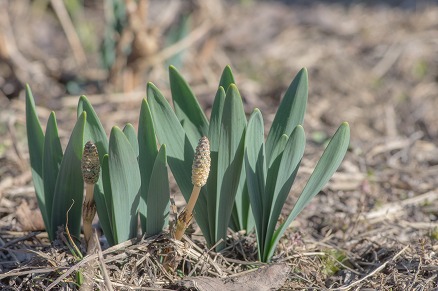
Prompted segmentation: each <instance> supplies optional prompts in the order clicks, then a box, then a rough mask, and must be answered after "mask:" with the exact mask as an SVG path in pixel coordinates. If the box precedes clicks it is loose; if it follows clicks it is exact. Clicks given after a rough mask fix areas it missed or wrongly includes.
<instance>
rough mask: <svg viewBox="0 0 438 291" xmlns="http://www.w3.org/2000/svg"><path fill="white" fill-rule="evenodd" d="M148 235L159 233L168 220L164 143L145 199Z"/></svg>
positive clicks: (167, 183)
mask: <svg viewBox="0 0 438 291" xmlns="http://www.w3.org/2000/svg"><path fill="white" fill-rule="evenodd" d="M147 207H148V209H147V213H148V216H147V220H146V223H147V227H146V233H147V234H148V235H155V234H159V233H160V232H162V231H163V228H164V227H165V226H166V225H167V224H168V222H169V207H170V189H169V179H168V176H167V158H166V145H162V146H161V148H160V151H159V152H158V155H157V158H156V159H155V163H154V169H153V171H152V175H151V182H150V183H149V191H148V200H147Z"/></svg>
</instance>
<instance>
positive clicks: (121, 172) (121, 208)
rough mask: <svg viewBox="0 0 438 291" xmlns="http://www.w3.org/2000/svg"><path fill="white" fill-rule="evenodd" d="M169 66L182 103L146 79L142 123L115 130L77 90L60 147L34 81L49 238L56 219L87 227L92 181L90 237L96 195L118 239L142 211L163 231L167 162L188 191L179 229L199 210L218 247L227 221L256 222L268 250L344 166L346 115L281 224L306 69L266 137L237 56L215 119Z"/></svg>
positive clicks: (113, 239)
mask: <svg viewBox="0 0 438 291" xmlns="http://www.w3.org/2000/svg"><path fill="white" fill-rule="evenodd" d="M169 74H170V87H171V92H172V100H173V105H174V106H173V107H174V109H172V107H171V106H170V104H169V103H168V102H167V100H166V99H165V98H164V96H163V95H162V93H161V92H160V91H159V90H158V88H156V87H155V86H154V85H153V84H152V83H149V84H148V86H147V100H146V99H144V100H143V101H142V104H141V110H140V117H139V126H138V132H137V133H136V132H135V129H134V127H133V126H132V125H131V124H127V125H126V126H125V127H124V128H123V130H121V129H119V128H118V127H113V128H112V130H111V133H110V136H109V141H108V139H107V136H106V133H105V131H104V130H103V127H102V124H101V122H100V120H99V118H98V117H97V115H96V113H95V111H94V109H93V107H92V106H91V104H90V103H89V101H88V100H87V98H86V97H85V96H81V97H80V99H79V103H78V110H77V115H78V120H77V122H76V125H75V127H74V129H73V131H72V134H71V137H70V140H69V143H68V145H67V148H66V150H65V152H64V153H63V151H62V148H61V144H60V141H59V137H58V130H57V125H56V118H55V114H54V113H52V114H51V115H50V118H49V121H48V124H47V127H46V133H45V134H44V133H43V131H42V129H41V125H40V122H39V120H38V117H37V115H36V110H35V104H34V100H33V96H32V93H31V91H30V88H27V91H26V92H27V94H26V105H27V106H26V113H27V129H28V141H29V152H30V158H31V166H32V175H33V180H34V184H35V192H36V194H37V198H38V203H39V207H40V209H41V212H42V214H43V218H44V223H45V225H46V228H47V231H48V233H49V238H50V239H51V240H54V239H55V238H56V231H57V229H58V228H59V227H67V228H68V230H70V233H71V234H72V236H73V238H74V239H76V240H78V239H79V237H80V227H81V219H80V218H81V214H82V212H83V209H82V201H83V199H84V197H83V187H84V181H85V184H86V185H87V196H86V200H85V204H84V207H85V208H84V214H83V217H84V233H85V236H86V238H85V239H86V241H88V240H89V238H90V231H91V220H92V217H94V212H95V210H94V203H95V209H96V210H97V214H98V216H99V220H100V223H101V226H102V229H103V231H104V234H105V236H106V237H107V239H108V242H109V243H110V245H114V244H118V243H121V242H123V241H125V240H128V239H130V238H133V237H135V236H136V234H137V229H138V225H137V221H138V216H140V221H141V229H142V231H143V233H145V234H147V235H153V234H157V233H160V232H161V231H163V229H165V228H166V227H167V224H168V218H169V199H170V193H169V181H168V174H167V163H169V166H170V168H171V170H172V173H173V176H174V177H175V180H176V182H177V184H178V186H179V188H180V190H181V192H182V194H183V196H184V198H185V199H186V201H188V205H187V207H186V208H185V210H184V211H183V212H182V213H181V214H180V215H179V219H178V221H177V224H176V225H177V229H176V233H175V238H177V239H180V238H181V237H182V235H183V233H184V230H185V229H186V227H187V226H188V224H189V223H190V221H191V218H192V213H193V211H194V216H195V219H196V221H197V223H198V225H199V226H200V228H201V230H202V233H203V235H204V237H205V239H206V242H207V244H208V246H214V245H216V246H217V249H218V250H220V249H222V248H223V247H224V246H225V241H226V235H227V231H228V228H229V227H231V228H232V229H233V230H235V231H237V230H245V231H246V232H247V233H248V232H251V231H253V230H254V229H255V232H256V237H257V245H258V256H259V260H260V261H263V262H269V261H270V260H271V259H272V257H273V255H274V252H275V250H276V247H277V245H278V242H279V240H280V238H281V237H282V236H283V234H284V232H285V231H286V229H287V228H288V227H289V225H290V224H291V222H292V221H293V220H294V219H295V218H296V217H297V215H298V214H299V213H300V212H301V211H302V210H303V209H304V207H305V206H306V205H307V204H308V203H309V202H310V201H311V199H312V198H313V197H314V196H315V195H316V194H317V193H318V192H319V191H320V190H321V188H322V187H323V186H324V185H325V184H326V183H327V181H328V180H329V179H330V177H331V176H332V175H333V173H334V172H335V171H336V169H337V168H338V167H339V165H340V163H341V161H342V160H343V158H344V156H345V153H346V151H347V148H348V145H349V140H350V131H349V126H348V124H347V123H343V124H341V125H340V127H339V128H338V130H337V131H336V133H335V134H334V136H333V137H332V138H331V140H330V142H329V144H328V146H327V148H326V149H325V151H324V153H323V155H322V156H321V159H320V160H319V162H318V164H317V165H316V167H315V170H314V172H313V173H312V175H311V176H310V178H309V180H308V182H307V184H306V186H305V187H304V189H303V190H302V192H301V194H300V196H299V198H298V200H297V202H296V203H295V206H294V208H293V209H292V211H291V212H290V214H289V215H288V216H287V218H286V219H285V220H284V221H283V222H282V223H281V224H279V225H278V221H279V218H280V214H281V211H282V208H283V206H284V204H285V201H286V199H287V197H288V194H289V192H290V189H291V187H292V185H293V182H294V180H295V177H296V175H297V173H298V169H299V166H300V162H301V159H302V156H303V153H304V147H305V141H306V140H305V135H304V129H303V126H302V124H303V120H304V114H305V110H306V105H307V95H308V81H307V71H306V69H302V70H301V71H300V72H299V73H298V74H297V76H296V77H295V78H294V80H293V81H292V83H291V85H290V86H289V88H288V90H287V91H286V93H285V95H284V97H283V100H282V102H281V104H280V106H279V108H278V111H277V113H276V115H275V118H274V121H273V123H272V126H271V129H270V131H269V133H268V135H267V139H266V141H265V139H264V124H263V118H262V114H261V112H260V110H258V109H255V110H254V112H253V113H252V114H251V116H250V118H249V121H248V122H247V119H246V115H245V112H244V110H243V103H242V98H241V96H240V93H239V90H238V88H237V86H236V84H235V81H234V76H233V74H232V72H231V69H230V68H229V67H226V68H225V69H224V71H223V73H222V76H221V79H220V82H219V86H218V90H217V93H216V97H215V100H214V104H213V108H212V113H211V117H210V120H208V119H207V117H206V116H205V114H204V112H203V110H202V109H201V107H200V105H199V103H198V101H197V99H196V97H195V95H194V94H193V92H192V90H191V89H190V86H189V85H188V84H187V82H186V81H185V80H184V79H183V77H182V76H181V75H180V74H179V73H178V71H177V70H176V69H175V68H174V67H172V66H171V67H170V70H169ZM156 137H157V138H158V142H159V143H160V144H161V147H160V148H158V147H157V140H156ZM88 141H91V142H92V143H89V142H88ZM84 145H85V151H84ZM195 147H196V150H195ZM83 154H84V156H83ZM81 160H82V171H81ZM204 186H205V187H204ZM93 201H94V202H93Z"/></svg>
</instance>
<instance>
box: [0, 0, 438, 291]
mask: <svg viewBox="0 0 438 291" xmlns="http://www.w3.org/2000/svg"><path fill="white" fill-rule="evenodd" d="M46 2H49V1H46ZM46 2H45V1H2V2H1V3H0V5H1V9H0V13H1V14H2V15H1V17H0V18H1V21H0V24H1V30H0V120H1V123H0V141H1V142H0V258H1V259H0V262H1V263H0V286H1V288H2V289H5V288H11V289H15V290H18V289H20V288H30V287H29V286H33V288H36V289H38V288H40V289H42V288H44V287H43V286H44V285H42V284H46V283H47V285H48V284H50V283H51V282H53V281H54V280H56V278H58V277H59V275H60V274H61V273H62V272H63V271H64V270H69V269H70V268H71V267H72V266H75V263H74V261H72V259H71V258H68V256H67V255H66V254H65V251H63V249H62V247H59V248H56V246H55V248H50V247H49V245H48V243H47V239H46V236H45V235H44V232H41V231H37V230H38V229H41V227H42V225H41V223H42V221H41V218H39V217H38V209H37V205H36V200H35V194H34V190H33V186H32V181H31V171H30V167H29V163H28V159H29V158H28V149H27V140H26V134H25V105H24V90H23V87H24V85H25V84H26V83H29V85H30V86H31V88H32V90H33V94H34V96H35V99H36V104H37V108H38V113H39V114H40V118H41V121H42V124H44V125H45V123H46V121H47V118H48V116H49V112H50V111H52V110H53V111H55V112H56V115H57V119H58V125H59V128H60V135H61V138H62V141H63V145H64V146H65V145H66V142H67V140H68V137H69V135H70V131H71V129H72V127H73V125H74V120H75V118H76V116H75V107H76V104H77V101H78V96H79V95H82V94H84V95H87V96H88V98H89V100H90V102H91V103H92V104H93V106H95V109H96V111H97V113H98V114H99V116H100V118H101V120H102V122H103V124H104V127H105V128H106V130H107V132H109V130H110V128H111V127H112V126H113V125H118V126H123V125H124V124H125V123H126V122H130V123H132V124H134V126H136V123H137V118H138V114H139V105H140V102H141V99H142V98H143V97H145V84H146V82H148V81H151V82H153V83H155V84H156V85H157V87H158V88H160V89H161V90H162V91H163V93H164V95H165V96H166V97H169V95H170V92H169V86H168V74H167V66H168V65H169V64H175V65H176V66H177V67H178V68H179V70H180V72H181V73H182V74H183V76H185V77H186V78H187V80H188V82H189V83H190V84H191V86H192V88H193V90H194V92H195V93H196V95H197V96H198V99H199V100H200V103H201V105H202V107H203V108H204V109H205V110H206V113H207V115H209V113H210V109H211V105H212V101H213V98H214V92H215V90H216V86H217V82H218V80H219V77H220V73H221V70H222V69H223V67H224V66H225V65H230V66H231V67H232V69H233V72H234V74H235V76H236V83H237V85H238V87H239V90H240V92H241V94H242V97H243V99H244V105H245V110H246V112H247V113H248V114H250V113H251V111H252V110H253V108H255V107H258V108H260V110H261V111H262V113H263V116H264V119H265V123H266V127H267V130H268V129H269V127H270V124H271V122H272V120H273V117H274V114H275V112H276V108H277V107H278V104H279V102H280V100H281V96H282V94H283V93H284V91H285V89H286V88H287V86H288V85H289V83H290V82H291V80H292V79H293V77H294V75H295V74H296V73H297V72H298V71H299V69H301V68H302V67H306V68H307V69H308V74H309V101H308V106H307V112H306V117H305V122H304V129H305V131H306V136H307V147H306V152H305V156H304V159H303V161H302V167H301V168H300V172H299V173H298V178H297V179H298V181H297V182H296V183H295V184H294V187H293V189H292V192H291V193H290V197H289V199H288V202H287V205H286V206H285V208H284V213H285V214H287V212H288V211H290V209H291V206H292V205H293V203H294V201H295V200H296V195H297V193H299V191H300V189H302V187H303V186H304V184H305V181H306V179H307V177H308V176H309V175H310V173H311V171H312V169H313V168H314V167H315V165H316V162H317V161H318V159H319V156H320V155H321V153H322V151H323V149H324V145H325V144H326V141H327V140H328V138H329V137H330V136H331V135H332V134H333V133H334V132H335V130H336V128H337V127H338V126H339V125H340V124H341V122H343V121H347V122H349V124H350V127H351V143H350V148H349V151H348V153H347V156H346V158H345V160H344V161H343V163H342V165H341V167H340V168H339V170H338V172H337V173H336V174H335V175H334V177H333V178H332V179H331V180H330V182H329V184H328V185H327V186H326V187H325V188H324V190H323V191H322V192H321V193H320V194H319V195H317V196H316V198H315V199H314V200H313V201H312V202H311V203H310V204H309V206H308V207H307V208H306V209H305V210H304V211H303V212H302V213H301V214H300V216H299V217H298V219H297V220H296V221H295V222H294V223H293V224H292V227H291V228H290V230H289V231H288V233H287V235H286V236H285V238H284V239H283V240H282V242H281V244H280V248H279V252H278V254H277V256H276V258H275V262H277V263H284V264H286V265H287V266H289V267H290V272H288V273H287V276H286V280H285V281H284V282H283V283H282V287H281V289H283V290H303V289H312V290H313V289H323V290H325V289H333V290H349V289H351V290H359V289H361V290H365V289H366V290H374V289H376V290H436V288H438V267H437V266H438V256H437V254H436V252H437V251H438V222H437V219H438V190H437V189H438V115H437V114H436V110H437V109H438V59H437V58H436V56H437V55H438V6H437V5H436V4H435V3H433V2H427V1H419V2H418V3H417V2H415V1H404V2H403V3H390V2H387V3H380V2H379V1H372V2H365V3H362V2H360V1H359V2H358V1H355V2H353V3H350V2H348V1H345V2H343V1H340V2H336V3H333V4H329V3H325V2H322V3H319V2H312V3H311V4H309V3H307V2H305V3H302V1H297V2H298V3H295V2H294V1H291V2H292V3H287V4H286V3H283V2H277V1H240V4H239V5H236V4H232V3H229V2H220V1H188V2H182V1H181V2H180V1H143V2H142V3H147V4H149V5H148V13H147V15H148V17H147V19H148V21H147V25H144V23H143V24H140V25H139V24H138V23H137V24H135V21H132V23H131V24H129V25H128V29H127V30H128V31H130V34H127V36H126V38H124V39H122V40H121V41H120V42H121V43H122V42H125V43H124V44H125V45H126V44H132V43H133V40H132V39H133V36H136V38H134V39H140V40H141V39H143V40H144V39H146V41H143V42H142V41H138V42H137V43H140V49H135V48H132V50H131V53H130V54H129V56H123V54H120V52H116V55H118V56H119V57H120V55H122V56H121V57H120V59H117V60H116V65H114V66H113V67H112V69H111V70H110V71H108V70H106V69H104V68H103V66H102V65H101V61H100V59H101V53H100V52H101V51H102V46H101V44H102V39H103V35H104V31H105V29H107V27H105V24H104V23H105V22H104V10H105V7H103V6H101V4H96V3H95V2H93V1H84V3H83V5H85V6H84V7H82V6H79V8H78V7H76V8H75V7H74V6H67V10H68V12H69V13H70V15H71V18H72V19H73V23H74V25H75V26H73V27H72V30H71V29H70V30H69V26H68V23H67V24H65V23H64V24H63V25H61V23H62V22H60V21H59V20H58V19H64V20H65V19H66V18H65V17H64V18H63V17H59V15H62V11H63V10H62V7H61V9H60V8H59V7H58V8H56V6H57V5H56V4H55V5H53V6H52V5H48V4H47V3H46ZM50 2H51V3H52V4H53V3H55V2H57V1H50ZM73 2H75V1H71V3H73ZM127 2H129V3H131V1H127ZM393 2H396V1H393ZM58 3H59V2H58ZM81 5H82V4H81ZM131 5H132V3H131ZM61 6H62V5H61ZM72 7H73V8H72ZM130 7H131V6H130ZM64 8H65V7H64ZM140 16H141V15H140ZM67 18H68V17H67ZM130 19H131V20H132V19H135V16H131V18H130ZM81 23H82V24H81ZM181 27H183V28H184V27H186V28H187V29H183V28H181ZM175 31H176V32H175ZM141 32H144V33H143V34H141ZM76 33H78V34H79V40H80V41H79V42H78V41H75V40H74V36H75V35H76ZM178 33H179V34H180V35H182V36H181V37H180V38H178V37H173V38H172V37H170V36H169V35H175V34H178ZM67 36H68V37H67ZM140 36H142V37H143V38H141V37H140ZM134 43H135V41H134ZM78 44H79V45H78ZM121 47H123V46H121ZM114 50H117V49H114ZM117 53H118V54H117ZM117 62H119V63H117ZM178 191H179V190H178V188H177V186H176V185H173V186H172V193H173V194H175V195H176V202H177V206H181V205H182V203H183V201H182V199H180V198H179V196H178ZM158 240H159V239H158ZM194 240H195V241H196V239H194ZM230 241H231V242H233V241H234V242H236V241H237V242H239V243H235V244H234V246H237V245H241V244H242V242H243V244H244V245H245V247H243V249H242V248H241V249H240V252H242V251H243V252H245V251H248V252H250V251H251V250H253V249H254V244H253V240H252V239H251V237H250V238H242V237H241V236H239V235H237V234H234V235H232V238H231V240H230ZM150 245H153V243H150V242H149V241H148V242H147V243H144V242H143V245H142V244H141V243H138V242H137V243H135V242H134V243H131V244H130V245H128V246H126V245H125V246H121V247H119V248H115V249H112V250H107V251H104V254H105V260H106V261H105V262H106V263H107V264H109V265H111V260H110V258H114V257H116V258H119V260H122V261H123V262H126V266H128V267H127V268H128V269H129V266H131V265H133V263H135V261H136V260H137V259H138V258H142V257H143V256H146V255H145V254H147V253H148V252H152V253H153V251H151V249H150V248H149V247H148V246H150ZM125 247H126V248H127V249H130V250H131V252H123V251H121V250H124V248H125ZM201 247H202V246H201ZM192 248H194V250H193V252H195V253H196V251H198V252H202V248H199V247H197V249H196V247H195V246H192ZM231 249H232V250H234V249H238V247H235V248H231ZM230 253H232V252H228V253H225V254H223V256H225V257H224V258H223V259H221V260H219V261H218V262H216V263H211V264H212V265H214V264H217V266H216V271H212V272H210V273H209V275H210V276H211V277H221V276H222V277H224V276H225V277H226V276H230V275H232V274H234V273H236V272H239V271H243V270H246V269H248V268H249V267H248V266H249V265H251V264H250V263H245V262H242V260H243V258H242V257H241V256H240V257H239V259H240V260H239V261H233V260H236V257H237V256H236V254H234V255H233V254H230ZM123 254H125V256H124V257H123V258H121V257H120V256H121V255H123ZM126 254H128V255H126ZM129 254H132V256H131V257H130V255H129ZM191 255H192V257H190V258H192V259H193V258H195V257H196V254H191ZM117 256H119V257H117ZM47 258H49V259H47ZM54 258H56V259H54ZM247 259H248V260H251V259H255V258H254V256H253V254H252V256H251V254H249V255H248V257H247ZM193 260H195V259H193ZM146 261H147V260H146ZM195 261H196V260H195ZM221 262H222V263H221ZM134 265H135V264H134ZM254 265H255V263H253V264H252V266H254ZM55 267H57V268H58V269H57V271H54V269H55ZM221 268H222V269H221ZM135 269H136V268H135V267H132V268H131V269H129V270H131V272H134V271H133V270H135ZM195 270H196V268H195ZM218 270H221V271H218ZM288 270H289V269H288ZM118 271H120V270H118ZM118 271H117V270H116V269H112V268H110V272H109V274H110V276H112V277H111V280H112V282H114V284H115V285H114V287H115V288H121V287H122V286H123V285H121V284H123V283H126V284H127V285H125V286H128V285H129V286H139V285H140V284H141V280H139V279H138V278H143V279H144V278H149V279H150V278H158V279H159V280H158V281H155V282H152V283H151V282H150V281H148V282H149V283H148V284H151V285H150V286H156V287H162V286H167V288H171V285H172V284H171V283H170V282H173V281H172V280H174V278H173V279H172V278H168V277H167V278H164V279H162V278H160V277H159V272H158V273H157V274H154V275H151V274H144V273H142V274H140V273H138V277H136V278H134V277H135V275H132V276H133V277H132V278H131V279H132V280H125V281H124V280H122V277H123V276H121V277H117V276H116V274H117V273H118ZM203 272H204V273H203ZM30 273H33V274H34V275H33V276H32V279H31V277H30V276H28V274H30ZM35 274H36V275H35ZM203 274H207V273H206V272H205V270H204V271H201V270H198V271H196V272H194V273H192V274H191V275H203ZM38 276H41V277H43V278H45V279H44V280H46V281H44V280H43V279H42V280H41V281H40V283H39V284H40V285H31V283H29V282H33V283H32V284H36V283H34V282H35V281H38V280H36V279H35V278H38ZM44 276H46V277H44ZM148 276H149V277H148ZM154 276H155V277H154ZM72 278H73V276H71V277H68V276H66V279H65V280H68V279H69V280H72ZM124 279H126V278H124ZM128 281H129V282H128ZM26 284H27V285H26ZM117 284H119V285H117ZM47 285H45V286H47ZM175 288H176V287H175ZM276 288H279V287H276ZM206 290H207V289H206Z"/></svg>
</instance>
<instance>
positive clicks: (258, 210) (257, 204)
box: [245, 108, 266, 254]
mask: <svg viewBox="0 0 438 291" xmlns="http://www.w3.org/2000/svg"><path fill="white" fill-rule="evenodd" d="M245 169H246V184H247V187H248V193H249V198H250V202H251V208H252V211H253V215H254V220H255V226H256V234H257V238H258V239H257V241H258V249H259V254H261V253H262V251H263V248H264V231H263V221H264V217H263V213H264V211H263V208H264V202H263V200H264V192H265V181H266V164H265V144H264V125H263V117H262V114H261V113H260V110H259V109H257V108H256V109H255V110H254V112H253V113H252V114H251V117H250V118H249V121H248V128H247V130H246V137H245Z"/></svg>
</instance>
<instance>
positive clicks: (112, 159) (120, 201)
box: [108, 127, 141, 243]
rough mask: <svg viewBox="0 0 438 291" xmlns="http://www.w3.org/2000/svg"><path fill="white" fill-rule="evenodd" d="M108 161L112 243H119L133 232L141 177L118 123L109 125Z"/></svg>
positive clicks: (135, 160)
mask: <svg viewBox="0 0 438 291" xmlns="http://www.w3.org/2000/svg"><path fill="white" fill-rule="evenodd" d="M108 165H109V174H110V183H111V191H112V199H113V205H112V206H113V211H112V212H113V214H114V216H113V229H114V237H115V241H116V243H121V242H123V241H126V240H128V239H131V238H133V237H135V236H136V234H137V231H136V230H137V209H138V202H139V195H138V194H139V189H140V183H141V178H140V170H139V167H138V162H137V156H136V154H135V152H134V149H133V148H132V146H131V144H130V142H129V140H128V139H127V137H126V136H125V134H124V133H123V132H122V131H121V130H120V129H119V128H118V127H113V128H112V129H111V134H110V141H109V152H108Z"/></svg>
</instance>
